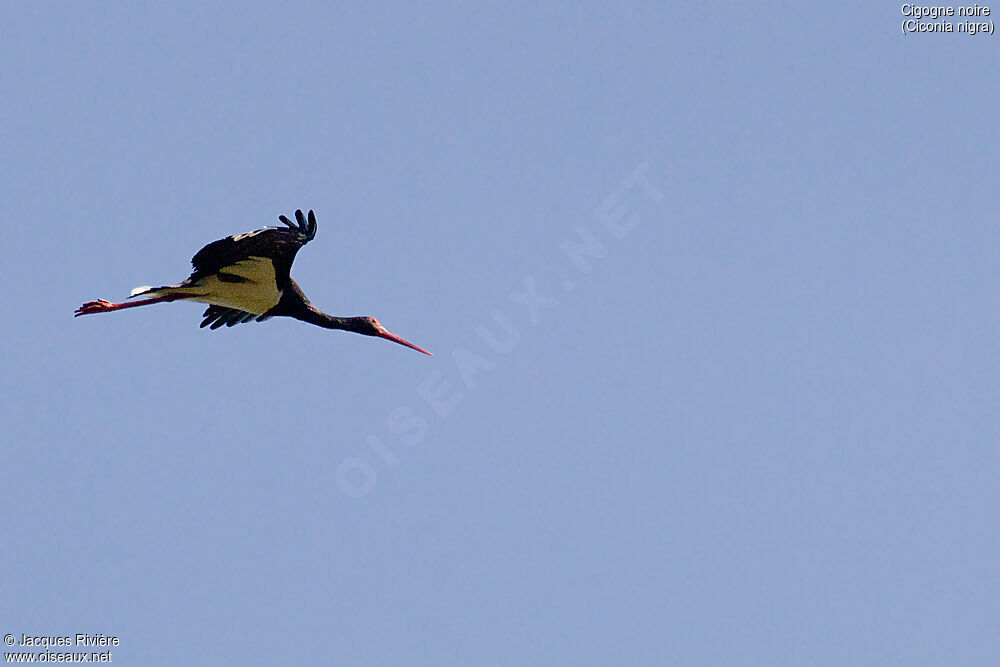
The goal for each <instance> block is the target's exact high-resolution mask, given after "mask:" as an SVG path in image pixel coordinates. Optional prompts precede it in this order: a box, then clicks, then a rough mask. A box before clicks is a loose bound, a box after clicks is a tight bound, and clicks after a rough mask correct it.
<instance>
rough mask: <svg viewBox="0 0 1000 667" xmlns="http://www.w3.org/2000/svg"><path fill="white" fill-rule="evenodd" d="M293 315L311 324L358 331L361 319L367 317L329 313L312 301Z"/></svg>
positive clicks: (325, 327) (326, 327)
mask: <svg viewBox="0 0 1000 667" xmlns="http://www.w3.org/2000/svg"><path fill="white" fill-rule="evenodd" d="M292 317H294V318H295V319H297V320H302V321H303V322H308V323H309V324H315V325H316V326H320V327H323V328H324V329H343V330H344V331H358V327H359V325H360V324H361V321H362V320H364V319H365V318H363V317H336V316H334V315H327V314H326V313H324V312H323V311H321V310H320V309H318V308H316V306H314V305H312V304H311V303H310V304H306V305H305V306H304V307H303V308H302V309H301V310H299V311H298V312H297V313H295V314H293V315H292Z"/></svg>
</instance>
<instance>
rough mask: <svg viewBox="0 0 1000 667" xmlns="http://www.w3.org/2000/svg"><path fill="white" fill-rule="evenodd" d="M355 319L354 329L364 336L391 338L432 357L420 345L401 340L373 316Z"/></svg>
mask: <svg viewBox="0 0 1000 667" xmlns="http://www.w3.org/2000/svg"><path fill="white" fill-rule="evenodd" d="M355 319H356V320H357V324H356V328H355V329H354V331H355V332H356V333H359V334H364V335H365V336H378V337H379V338H385V339H386V340H391V341H392V342H393V343H399V344H400V345H405V346H406V347H408V348H410V349H411V350H416V351H417V352H423V353H424V354H428V355H430V356H432V357H433V356H434V355H433V354H431V353H430V352H428V351H427V350H425V349H423V348H422V347H417V346H416V345H414V344H413V343H411V342H409V341H407V340H403V339H402V338H400V337H399V336H397V335H396V334H394V333H392V332H391V331H389V330H388V329H386V328H385V327H384V326H382V323H381V322H379V321H378V320H376V319H375V318H374V317H358V318H355Z"/></svg>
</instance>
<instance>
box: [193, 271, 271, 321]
mask: <svg viewBox="0 0 1000 667" xmlns="http://www.w3.org/2000/svg"><path fill="white" fill-rule="evenodd" d="M220 273H224V274H228V275H230V276H238V277H239V278H242V279H243V280H242V281H241V282H227V281H225V280H220V279H219V276H209V277H208V278H203V279H201V280H199V281H198V282H197V283H195V284H193V285H191V286H189V287H185V290H184V291H185V292H187V293H188V294H196V296H193V297H191V301H201V302H202V303H211V304H214V305H216V306H223V307H224V308H235V309H237V310H245V311H246V312H248V313H254V314H256V315H262V314H264V313H266V312H267V311H269V310H271V309H272V308H274V307H275V306H276V305H278V301H279V300H280V299H281V291H280V290H278V288H277V285H276V282H275V276H274V264H273V263H272V262H271V260H270V259H268V258H266V257H250V258H247V259H244V260H241V261H239V262H237V263H236V264H233V265H231V266H227V267H226V268H224V269H223V270H222V271H220Z"/></svg>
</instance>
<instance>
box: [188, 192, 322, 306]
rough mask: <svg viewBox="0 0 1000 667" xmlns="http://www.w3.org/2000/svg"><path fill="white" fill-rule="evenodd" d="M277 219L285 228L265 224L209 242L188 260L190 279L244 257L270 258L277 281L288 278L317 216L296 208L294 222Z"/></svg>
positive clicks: (314, 235)
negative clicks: (189, 261)
mask: <svg viewBox="0 0 1000 667" xmlns="http://www.w3.org/2000/svg"><path fill="white" fill-rule="evenodd" d="M278 220H280V221H281V222H283V223H284V224H285V225H287V227H265V228H264V229H258V230H256V231H253V232H246V233H245V234H234V235H233V236H227V237H226V238H224V239H219V240H218V241H213V242H212V243H209V244H208V245H207V246H205V247H204V248H202V249H201V250H199V251H198V254H197V255H195V256H194V257H193V258H192V259H191V264H192V266H194V273H192V274H191V278H190V279H189V280H192V281H194V280H198V279H200V278H204V277H206V276H210V275H213V274H216V273H218V272H219V271H220V270H222V269H224V268H226V267H227V266H232V265H233V264H235V263H236V262H239V261H240V260H243V259H246V258H247V257H267V258H269V259H270V260H271V261H272V262H273V264H274V269H275V274H276V277H277V278H278V280H279V281H286V280H288V277H289V272H290V270H291V268H292V261H293V260H294V259H295V253H297V252H298V251H299V248H301V247H302V246H304V245H305V244H307V243H309V242H310V241H312V240H313V239H314V238H315V237H316V215H315V214H314V213H313V212H312V211H309V217H308V219H307V218H306V216H304V215H303V214H302V211H295V220H296V222H294V223H293V222H292V221H291V220H289V219H288V218H286V217H285V216H283V215H281V216H278ZM248 314H249V313H248Z"/></svg>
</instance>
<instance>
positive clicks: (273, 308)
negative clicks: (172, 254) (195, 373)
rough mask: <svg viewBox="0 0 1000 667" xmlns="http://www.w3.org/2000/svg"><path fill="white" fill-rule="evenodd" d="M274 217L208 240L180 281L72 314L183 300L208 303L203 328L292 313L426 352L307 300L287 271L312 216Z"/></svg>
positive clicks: (373, 323) (307, 237)
mask: <svg viewBox="0 0 1000 667" xmlns="http://www.w3.org/2000/svg"><path fill="white" fill-rule="evenodd" d="M278 220H280V221H281V222H283V223H284V224H285V225H286V227H265V228H264V229H258V230H256V231H253V232H247V233H245V234H234V235H233V236H229V237H227V238H224V239H220V240H218V241H215V242H214V243H209V244H208V245H207V246H205V247H204V248H202V249H201V250H199V251H198V254H197V255H195V256H194V258H193V259H192V260H191V264H192V265H193V266H194V271H193V272H192V273H191V277H190V278H188V279H187V280H185V281H184V282H182V283H180V284H179V285H164V286H162V287H136V288H135V289H134V290H132V293H131V295H130V296H129V298H130V299H131V298H134V297H137V296H143V297H146V298H144V299H141V300H139V301H128V302H125V303H111V302H110V301H104V300H103V299H101V300H98V301H88V302H87V303H85V304H83V305H82V306H80V307H79V308H78V309H77V310H76V314H75V315H74V317H79V316H80V315H92V314H94V313H108V312H111V311H112V310H121V309H122V308H135V307H136V306H148V305H150V304H153V303H169V302H171V301H178V300H181V299H187V300H189V301H199V302H201V303H207V304H209V306H208V309H207V310H206V311H205V314H204V316H203V317H204V318H205V319H204V321H202V323H201V326H202V327H207V326H211V328H212V329H218V328H219V327H221V326H222V325H226V326H228V327H231V326H234V325H237V324H240V323H243V322H252V321H256V322H263V321H264V320H267V319H270V318H272V317H276V316H285V317H294V318H295V319H297V320H302V321H303V322H309V323H310V324H316V325H318V326H321V327H324V328H326V329H342V330H343V331H353V332H354V333H359V334H364V335H365V336H378V337H379V338H385V339H386V340H391V341H392V342H394V343H399V344H400V345H405V346H406V347H408V348H411V349H414V350H416V351H417V352H423V353H424V354H430V352H428V351H427V350H425V349H423V348H420V347H417V346H416V345H414V344H413V343H411V342H409V341H406V340H403V339H402V338H400V337H399V336H397V335H396V334H394V333H391V332H389V331H387V330H386V328H385V327H383V326H382V325H381V324H379V321H378V320H376V319H375V318H374V317H335V316H333V315H327V314H326V313H324V312H322V311H320V310H319V309H318V308H316V307H315V306H314V305H312V304H311V303H309V299H307V298H306V295H305V294H303V293H302V290H301V289H299V286H298V285H297V284H296V283H295V281H294V280H292V278H291V276H290V275H289V273H290V271H291V268H292V262H293V261H294V260H295V253H297V252H298V251H299V248H301V247H302V246H304V245H305V244H307V243H309V242H310V241H312V240H313V239H314V238H315V237H316V216H315V215H314V214H313V212H312V211H309V217H308V219H307V218H306V216H304V215H303V214H302V211H296V212H295V220H296V222H292V221H291V220H289V219H288V218H286V217H285V216H283V215H282V216H278Z"/></svg>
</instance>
